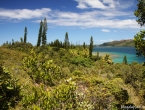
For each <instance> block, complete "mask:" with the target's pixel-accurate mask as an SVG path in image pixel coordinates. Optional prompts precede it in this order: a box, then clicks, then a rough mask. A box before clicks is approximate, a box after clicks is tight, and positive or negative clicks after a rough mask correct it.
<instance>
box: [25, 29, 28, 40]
mask: <svg viewBox="0 0 145 110" xmlns="http://www.w3.org/2000/svg"><path fill="white" fill-rule="evenodd" d="M27 33H28V32H27V27H25V30H24V43H26V42H27Z"/></svg>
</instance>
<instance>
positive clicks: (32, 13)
mask: <svg viewBox="0 0 145 110" xmlns="http://www.w3.org/2000/svg"><path fill="white" fill-rule="evenodd" d="M50 11H51V9H49V8H42V9H35V10H30V9H0V17H1V19H17V20H21V19H31V18H40V17H45V16H46V15H48V13H49V12H50Z"/></svg>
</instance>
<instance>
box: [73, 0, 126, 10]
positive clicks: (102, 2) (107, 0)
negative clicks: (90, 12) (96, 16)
mask: <svg viewBox="0 0 145 110" xmlns="http://www.w3.org/2000/svg"><path fill="white" fill-rule="evenodd" d="M74 1H76V2H78V5H77V6H76V7H77V8H80V9H87V8H98V9H112V8H115V7H118V6H119V5H120V3H119V2H118V0H74ZM127 6H128V5H127Z"/></svg>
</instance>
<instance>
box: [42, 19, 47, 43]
mask: <svg viewBox="0 0 145 110" xmlns="http://www.w3.org/2000/svg"><path fill="white" fill-rule="evenodd" d="M46 34H47V21H46V18H44V22H43V32H42V45H46V43H47V36H46Z"/></svg>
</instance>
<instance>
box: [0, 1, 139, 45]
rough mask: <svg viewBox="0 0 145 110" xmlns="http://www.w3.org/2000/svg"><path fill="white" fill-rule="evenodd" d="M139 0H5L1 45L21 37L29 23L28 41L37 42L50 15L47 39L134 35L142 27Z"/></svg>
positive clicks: (99, 40) (0, 18)
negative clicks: (42, 26)
mask: <svg viewBox="0 0 145 110" xmlns="http://www.w3.org/2000/svg"><path fill="white" fill-rule="evenodd" d="M136 5H137V0H1V1H0V45H1V44H3V43H4V42H6V41H11V40H12V39H14V40H15V41H20V37H23V36H24V28H25V27H27V30H28V35H27V38H28V39H27V41H28V42H31V43H32V44H33V45H36V43H37V38H38V31H39V22H40V21H41V20H43V19H44V18H45V17H46V18H47V23H48V31H47V42H51V41H53V40H55V39H59V40H61V41H64V37H65V33H66V32H68V35H69V41H70V42H72V43H74V44H76V43H80V44H82V42H86V43H87V44H89V42H90V37H91V36H93V39H94V43H95V44H101V43H103V42H109V41H113V40H122V39H133V38H134V35H135V34H136V33H137V32H138V31H139V30H140V29H141V28H140V26H139V25H138V24H137V22H136V19H137V18H136V17H135V16H134V10H135V9H137V6H136Z"/></svg>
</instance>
